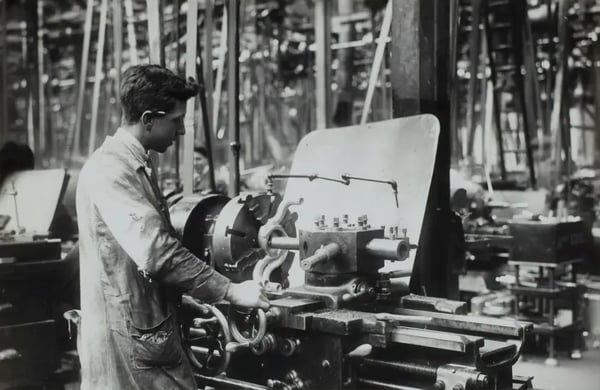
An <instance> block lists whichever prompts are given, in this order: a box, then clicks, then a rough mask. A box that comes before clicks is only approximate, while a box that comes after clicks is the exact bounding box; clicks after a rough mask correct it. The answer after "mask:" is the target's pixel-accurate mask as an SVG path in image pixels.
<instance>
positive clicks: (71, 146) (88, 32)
mask: <svg viewBox="0 0 600 390" xmlns="http://www.w3.org/2000/svg"><path fill="white" fill-rule="evenodd" d="M93 16H94V0H87V5H86V9H85V22H84V25H83V49H82V53H81V67H80V70H79V85H78V87H79V90H78V93H77V108H76V114H75V126H74V127H73V129H72V131H71V132H70V134H69V137H68V142H67V144H68V147H67V156H65V160H66V161H67V165H69V163H70V161H71V155H72V154H76V155H80V154H81V151H80V143H81V122H82V120H83V103H84V102H85V85H86V83H87V68H88V61H89V54H90V39H91V36H92V19H93Z"/></svg>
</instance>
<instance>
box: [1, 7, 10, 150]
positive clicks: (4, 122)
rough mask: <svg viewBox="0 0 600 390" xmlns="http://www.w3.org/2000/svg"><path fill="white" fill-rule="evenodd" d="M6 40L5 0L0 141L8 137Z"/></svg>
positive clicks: (2, 32)
mask: <svg viewBox="0 0 600 390" xmlns="http://www.w3.org/2000/svg"><path fill="white" fill-rule="evenodd" d="M6 43H7V39H6V0H0V46H2V55H1V56H0V61H1V62H2V64H1V67H0V83H2V84H1V85H2V88H1V90H0V140H3V141H4V140H6V139H7V136H8V109H7V105H8V92H7V91H8V88H9V86H8V75H7V74H6V72H7V66H6V64H7V62H8V47H7V44H6Z"/></svg>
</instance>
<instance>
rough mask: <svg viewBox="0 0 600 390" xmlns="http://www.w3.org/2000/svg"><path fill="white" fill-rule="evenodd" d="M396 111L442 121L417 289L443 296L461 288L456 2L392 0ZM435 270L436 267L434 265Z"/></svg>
mask: <svg viewBox="0 0 600 390" xmlns="http://www.w3.org/2000/svg"><path fill="white" fill-rule="evenodd" d="M392 1H393V10H392V17H393V20H392V59H391V61H392V64H391V70H392V71H391V75H392V92H393V95H392V99H393V100H392V107H393V114H394V117H401V116H408V115H415V114H424V113H430V114H434V115H435V116H436V117H437V118H438V120H439V122H440V136H439V142H438V147H437V153H436V160H435V166H434V171H433V177H432V182H431V187H430V191H429V196H428V199H427V206H426V209H425V217H424V221H423V227H422V230H421V236H420V237H419V248H418V250H417V254H416V259H415V264H414V267H413V273H412V277H411V282H410V287H411V291H412V292H414V293H419V294H423V293H425V294H427V295H432V296H440V297H453V296H455V295H456V294H457V293H458V291H457V290H458V286H457V284H458V277H457V276H456V275H453V274H452V266H451V264H450V261H451V256H450V242H449V235H450V231H449V229H450V178H449V176H450V175H449V170H450V125H449V124H450V99H449V94H448V77H449V66H450V64H449V62H450V61H449V59H450V56H449V48H450V43H451V42H450V33H449V32H450V24H449V21H450V5H449V2H447V1H436V0H392ZM433 270H435V272H434V271H433Z"/></svg>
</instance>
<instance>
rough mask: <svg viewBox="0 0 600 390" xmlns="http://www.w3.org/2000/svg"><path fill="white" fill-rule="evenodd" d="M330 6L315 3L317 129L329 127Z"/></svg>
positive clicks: (326, 0) (323, 1)
mask: <svg viewBox="0 0 600 390" xmlns="http://www.w3.org/2000/svg"><path fill="white" fill-rule="evenodd" d="M331 4H332V2H331V1H329V0H316V1H315V43H316V46H317V51H316V56H315V61H316V79H317V98H316V102H317V129H327V128H329V127H330V125H331V118H330V116H331V38H330V37H331Z"/></svg>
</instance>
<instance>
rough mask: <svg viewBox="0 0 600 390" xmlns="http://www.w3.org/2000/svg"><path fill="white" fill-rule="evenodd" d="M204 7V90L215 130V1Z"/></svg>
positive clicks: (210, 119) (206, 3) (209, 1)
mask: <svg viewBox="0 0 600 390" xmlns="http://www.w3.org/2000/svg"><path fill="white" fill-rule="evenodd" d="M204 6H205V9H204V53H203V57H204V60H203V61H202V63H203V65H204V88H205V90H206V112H207V113H211V115H209V116H208V122H209V123H210V128H211V129H214V128H213V124H214V122H213V118H214V115H212V112H213V90H214V83H213V65H212V63H213V56H212V49H213V43H212V39H213V28H214V22H213V19H214V18H213V13H214V1H213V0H205V1H204Z"/></svg>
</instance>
